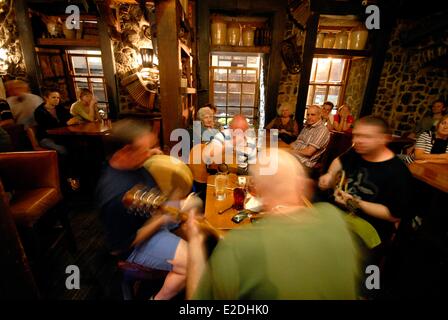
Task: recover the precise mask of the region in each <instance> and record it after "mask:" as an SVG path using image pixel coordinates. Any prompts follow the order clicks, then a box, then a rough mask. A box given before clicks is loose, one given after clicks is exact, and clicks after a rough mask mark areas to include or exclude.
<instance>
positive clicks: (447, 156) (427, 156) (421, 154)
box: [415, 148, 448, 161]
mask: <svg viewBox="0 0 448 320" xmlns="http://www.w3.org/2000/svg"><path fill="white" fill-rule="evenodd" d="M415 159H416V160H429V161H430V160H445V161H448V153H442V154H431V153H425V151H424V150H422V149H419V148H415Z"/></svg>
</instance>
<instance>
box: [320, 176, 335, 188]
mask: <svg viewBox="0 0 448 320" xmlns="http://www.w3.org/2000/svg"><path fill="white" fill-rule="evenodd" d="M333 184H334V179H333V176H332V174H331V173H326V174H324V175H323V176H321V177H320V178H319V183H318V186H319V188H320V189H322V190H326V189H330V188H333Z"/></svg>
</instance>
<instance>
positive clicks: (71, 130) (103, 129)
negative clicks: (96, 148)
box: [47, 120, 112, 136]
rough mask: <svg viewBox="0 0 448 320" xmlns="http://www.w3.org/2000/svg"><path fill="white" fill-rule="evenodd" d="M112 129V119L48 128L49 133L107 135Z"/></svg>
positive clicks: (59, 134) (58, 134)
mask: <svg viewBox="0 0 448 320" xmlns="http://www.w3.org/2000/svg"><path fill="white" fill-rule="evenodd" d="M111 129H112V122H111V121H110V120H105V121H104V122H101V121H97V122H88V123H83V124H77V125H73V126H67V127H62V128H55V129H49V130H47V133H48V134H50V135H57V136H68V135H69V136H73V135H78V136H82V135H83V136H105V135H108V134H109V133H110V130H111Z"/></svg>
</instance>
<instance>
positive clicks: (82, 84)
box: [75, 78, 89, 89]
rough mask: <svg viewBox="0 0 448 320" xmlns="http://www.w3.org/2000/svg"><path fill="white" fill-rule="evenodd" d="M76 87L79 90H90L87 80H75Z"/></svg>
mask: <svg viewBox="0 0 448 320" xmlns="http://www.w3.org/2000/svg"><path fill="white" fill-rule="evenodd" d="M75 85H76V88H77V89H89V84H88V82H87V78H75Z"/></svg>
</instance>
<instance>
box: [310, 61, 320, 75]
mask: <svg viewBox="0 0 448 320" xmlns="http://www.w3.org/2000/svg"><path fill="white" fill-rule="evenodd" d="M317 60H318V59H316V58H314V59H313V65H312V67H311V75H310V81H315V73H316V66H317Z"/></svg>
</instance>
